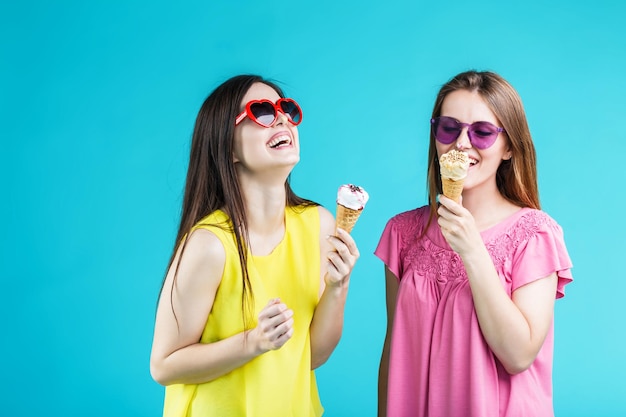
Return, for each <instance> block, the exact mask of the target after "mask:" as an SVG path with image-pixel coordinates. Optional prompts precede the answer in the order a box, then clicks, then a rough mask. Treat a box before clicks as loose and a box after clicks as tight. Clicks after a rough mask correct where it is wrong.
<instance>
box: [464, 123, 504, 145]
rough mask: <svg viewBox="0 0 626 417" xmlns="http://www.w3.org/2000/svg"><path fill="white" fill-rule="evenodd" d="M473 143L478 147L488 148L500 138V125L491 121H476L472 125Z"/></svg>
mask: <svg viewBox="0 0 626 417" xmlns="http://www.w3.org/2000/svg"><path fill="white" fill-rule="evenodd" d="M469 130H470V135H471V141H472V145H474V146H475V147H477V148H478V149H486V148H488V147H490V146H491V145H493V143H494V142H495V141H496V139H497V138H498V133H500V132H499V131H498V127H497V126H494V125H492V124H491V123H489V122H476V123H474V124H473V125H471V126H470V128H469Z"/></svg>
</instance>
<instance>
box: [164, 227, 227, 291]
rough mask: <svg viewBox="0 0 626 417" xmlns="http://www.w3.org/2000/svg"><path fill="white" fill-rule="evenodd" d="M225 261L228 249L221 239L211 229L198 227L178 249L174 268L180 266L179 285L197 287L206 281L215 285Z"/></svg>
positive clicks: (173, 264)
mask: <svg viewBox="0 0 626 417" xmlns="http://www.w3.org/2000/svg"><path fill="white" fill-rule="evenodd" d="M181 252H182V254H181ZM225 262H226V251H225V249H224V245H223V244H222V242H221V241H220V239H219V238H218V237H217V236H216V235H215V234H214V233H213V232H211V231H209V230H206V229H197V230H195V231H193V232H192V233H191V234H190V235H189V237H188V238H187V241H186V243H185V245H184V246H183V245H181V247H180V248H179V249H178V253H177V254H176V258H175V259H174V262H173V263H172V268H177V267H178V274H177V275H178V277H179V279H178V282H179V284H178V285H185V284H189V285H192V286H194V287H195V286H196V285H198V284H201V283H202V282H204V285H206V284H209V285H210V286H211V287H213V286H215V285H216V284H218V283H219V281H220V279H221V276H222V272H223V270H224V264H225ZM207 278H208V281H212V283H210V282H207Z"/></svg>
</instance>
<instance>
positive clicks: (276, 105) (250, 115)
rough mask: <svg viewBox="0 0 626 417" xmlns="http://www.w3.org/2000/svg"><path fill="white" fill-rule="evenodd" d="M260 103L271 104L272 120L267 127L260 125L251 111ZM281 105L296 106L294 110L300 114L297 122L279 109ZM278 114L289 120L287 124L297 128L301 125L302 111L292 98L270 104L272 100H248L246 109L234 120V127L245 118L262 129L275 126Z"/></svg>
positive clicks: (281, 99)
mask: <svg viewBox="0 0 626 417" xmlns="http://www.w3.org/2000/svg"><path fill="white" fill-rule="evenodd" d="M262 103H268V104H271V105H272V107H273V108H274V119H273V120H272V123H270V124H269V125H267V124H265V123H261V122H260V121H259V119H257V117H256V116H255V115H254V113H253V111H252V106H253V105H255V104H262ZM282 103H291V104H293V105H295V106H296V109H298V112H299V113H300V120H298V121H297V122H294V121H293V119H292V118H291V116H290V115H289V114H287V113H285V112H284V111H283V109H282V107H281V104H282ZM278 112H281V113H282V114H284V115H285V116H287V119H288V120H289V122H290V123H291V124H292V125H294V126H298V125H299V124H300V123H302V109H301V108H300V105H299V104H298V103H297V102H296V101H295V100H294V99H292V98H284V97H283V98H279V99H278V100H277V101H276V103H274V102H272V100H268V99H263V100H250V101H249V102H247V103H246V107H245V109H244V110H243V111H242V112H241V113H239V115H238V116H237V118H236V119H235V126H237V125H238V124H239V123H241V122H242V121H243V119H245V118H246V116H248V118H249V119H250V120H252V121H253V122H254V123H256V124H258V125H259V126H262V127H266V128H267V127H272V126H274V125H275V124H276V121H277V120H278Z"/></svg>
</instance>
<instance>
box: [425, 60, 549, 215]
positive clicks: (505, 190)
mask: <svg viewBox="0 0 626 417" xmlns="http://www.w3.org/2000/svg"><path fill="white" fill-rule="evenodd" d="M457 90H467V91H470V92H473V91H476V92H477V93H478V94H480V96H481V97H482V98H483V100H485V103H487V106H488V107H489V109H490V110H491V111H492V112H493V114H494V115H495V116H496V117H497V118H498V120H499V121H500V123H501V124H502V127H503V128H504V130H505V132H506V136H507V138H508V141H509V146H510V148H511V155H512V157H511V159H509V160H505V161H502V162H501V163H500V166H499V167H498V170H497V172H496V184H497V186H498V190H499V191H500V193H501V194H502V196H503V197H504V198H506V199H507V200H509V201H510V202H512V203H513V204H516V205H518V206H520V207H531V208H534V209H539V208H540V204H539V190H538V187H537V162H536V153H535V146H534V145H533V141H532V138H531V136H530V130H529V128H528V122H527V121H526V113H525V112H524V106H523V104H522V100H521V98H520V97H519V95H518V94H517V91H515V89H514V88H513V87H512V86H511V84H509V83H508V82H507V81H506V80H505V79H504V78H502V77H501V76H500V75H498V74H496V73H493V72H489V71H482V72H478V71H474V70H472V71H466V72H463V73H461V74H458V75H456V76H455V77H453V78H452V79H451V80H450V81H448V82H447V83H446V84H444V85H443V86H442V87H441V89H440V90H439V94H438V95H437V99H436V100H435V105H434V107H433V113H432V117H433V118H434V117H438V116H440V115H441V107H442V105H443V101H444V99H445V98H446V96H447V95H448V94H450V93H452V92H454V91H457ZM427 187H428V202H429V205H430V219H429V223H430V221H431V220H432V219H433V218H434V216H435V213H436V211H437V201H436V198H437V195H438V194H441V193H442V192H443V190H442V186H441V177H440V167H439V159H438V158H437V149H436V147H435V137H434V136H433V133H432V130H431V132H430V145H429V150H428V183H427Z"/></svg>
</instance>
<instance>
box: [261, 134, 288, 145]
mask: <svg viewBox="0 0 626 417" xmlns="http://www.w3.org/2000/svg"><path fill="white" fill-rule="evenodd" d="M281 143H285V144H289V143H291V138H290V137H289V136H288V135H282V136H278V137H276V138H274V139H272V140H271V141H269V142H268V143H267V146H269V147H270V148H275V147H276V146H278V145H279V144H281Z"/></svg>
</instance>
